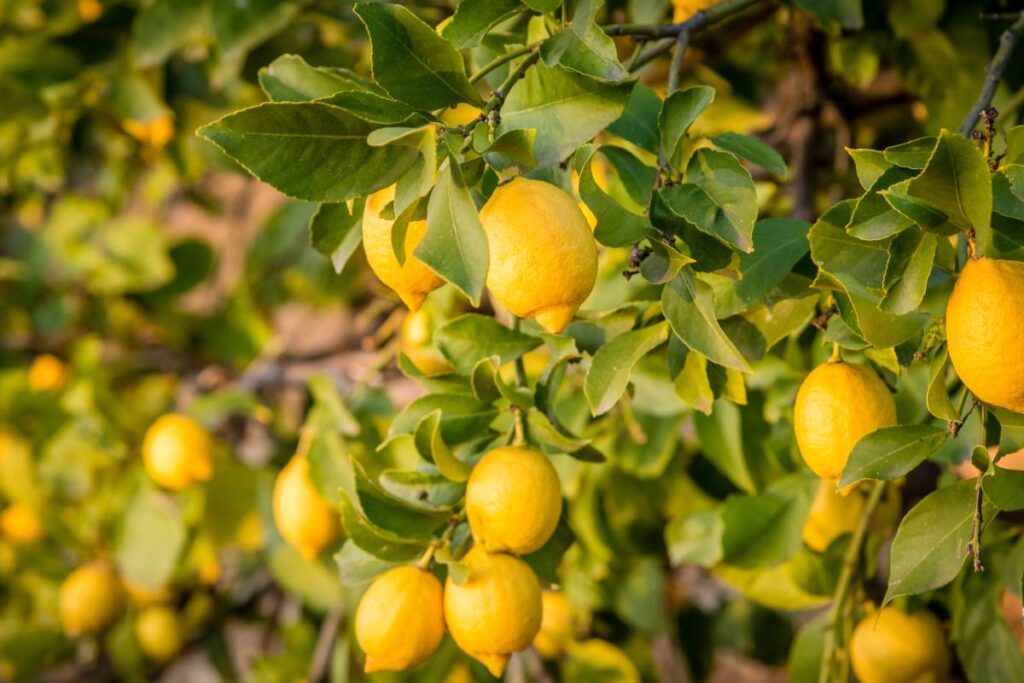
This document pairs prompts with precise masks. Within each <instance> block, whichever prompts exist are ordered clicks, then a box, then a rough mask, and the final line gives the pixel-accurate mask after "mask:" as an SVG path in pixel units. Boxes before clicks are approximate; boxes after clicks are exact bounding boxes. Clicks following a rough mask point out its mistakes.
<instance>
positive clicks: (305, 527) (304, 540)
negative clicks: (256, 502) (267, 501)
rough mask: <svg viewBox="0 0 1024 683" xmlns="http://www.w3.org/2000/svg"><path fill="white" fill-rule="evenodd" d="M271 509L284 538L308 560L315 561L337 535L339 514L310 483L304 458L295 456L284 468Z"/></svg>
mask: <svg viewBox="0 0 1024 683" xmlns="http://www.w3.org/2000/svg"><path fill="white" fill-rule="evenodd" d="M271 507H272V508H273V511H274V522H275V523H276V524H277V529H278V531H280V532H281V537H282V538H283V539H284V540H285V541H287V542H288V543H289V544H290V545H292V546H293V547H294V548H296V549H297V550H298V551H299V552H300V553H302V556H303V557H305V558H306V559H307V560H313V559H315V558H316V556H317V555H319V554H320V551H321V550H323V549H324V548H325V547H326V546H327V545H329V544H330V543H332V542H333V541H334V539H335V538H337V536H338V528H339V520H338V514H337V513H336V512H335V511H334V510H332V509H331V506H330V505H328V503H327V501H326V500H324V499H323V497H322V496H321V495H320V492H319V491H317V490H316V487H315V486H313V482H312V481H310V479H309V463H308V462H307V461H306V458H305V456H301V455H296V456H294V457H293V458H292V459H291V460H290V461H289V462H288V464H287V465H285V466H284V467H283V468H282V469H281V472H280V474H278V475H277V481H276V482H275V483H274V494H273V498H272V500H271Z"/></svg>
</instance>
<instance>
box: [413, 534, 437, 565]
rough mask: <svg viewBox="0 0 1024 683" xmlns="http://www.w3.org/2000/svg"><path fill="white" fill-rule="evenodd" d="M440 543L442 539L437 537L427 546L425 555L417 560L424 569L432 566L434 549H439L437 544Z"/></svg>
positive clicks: (417, 563)
mask: <svg viewBox="0 0 1024 683" xmlns="http://www.w3.org/2000/svg"><path fill="white" fill-rule="evenodd" d="M440 543H441V541H440V540H437V539H435V540H433V541H431V543H430V545H429V546H428V547H427V552H425V553H423V557H421V558H420V559H419V561H417V562H416V566H417V567H419V568H420V569H422V570H423V571H427V569H429V568H430V561H431V560H433V559H434V551H436V550H437V546H438V545H439V544H440Z"/></svg>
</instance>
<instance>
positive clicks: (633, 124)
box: [608, 83, 661, 153]
mask: <svg viewBox="0 0 1024 683" xmlns="http://www.w3.org/2000/svg"><path fill="white" fill-rule="evenodd" d="M660 113H661V98H660V97H658V93H656V92H654V91H653V90H651V89H650V88H649V87H647V86H646V85H644V84H643V83H637V84H636V85H634V86H633V92H631V93H630V94H629V99H628V100H627V101H626V110H625V111H623V112H622V116H620V117H619V118H618V119H617V120H616V121H615V122H614V123H612V124H611V125H610V126H608V132H609V133H611V134H612V135H618V136H619V137H620V138H623V139H624V140H629V141H630V142H632V143H633V144H635V145H638V146H640V147H642V148H644V149H646V150H647V151H648V152H652V153H657V151H658V142H659V141H660V136H659V133H658V115H659V114H660Z"/></svg>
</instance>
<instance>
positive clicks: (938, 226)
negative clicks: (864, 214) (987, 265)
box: [879, 180, 960, 235]
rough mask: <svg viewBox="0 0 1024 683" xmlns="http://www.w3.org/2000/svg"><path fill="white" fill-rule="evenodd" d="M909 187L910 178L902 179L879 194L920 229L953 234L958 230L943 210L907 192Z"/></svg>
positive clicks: (939, 233) (940, 233)
mask: <svg viewBox="0 0 1024 683" xmlns="http://www.w3.org/2000/svg"><path fill="white" fill-rule="evenodd" d="M909 188H910V180H904V181H902V182H899V183H896V184H895V185H892V186H890V187H888V188H886V189H884V190H882V191H880V192H879V194H880V195H882V197H884V198H885V201H886V202H888V204H889V206H891V207H892V208H893V209H895V210H896V211H897V212H899V213H900V214H902V215H903V216H905V217H906V218H907V219H908V220H911V221H913V222H914V223H917V225H918V226H919V227H920V228H921V229H922V230H927V231H928V232H933V233H935V234H937V235H955V234H956V233H958V232H959V231H960V229H959V228H958V227H957V226H955V225H954V224H953V223H952V222H951V221H950V220H949V216H947V215H946V213H945V212H944V211H942V210H941V209H939V208H938V207H936V206H934V205H933V204H930V203H928V202H926V201H924V200H923V199H918V198H917V197H912V196H910V195H909V194H907V191H908V189H909Z"/></svg>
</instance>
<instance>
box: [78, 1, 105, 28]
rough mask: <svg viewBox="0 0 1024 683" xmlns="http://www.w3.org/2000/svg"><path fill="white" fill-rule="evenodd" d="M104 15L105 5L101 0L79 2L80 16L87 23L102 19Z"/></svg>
mask: <svg viewBox="0 0 1024 683" xmlns="http://www.w3.org/2000/svg"><path fill="white" fill-rule="evenodd" d="M101 14H103V5H102V4H101V3H100V0H78V16H80V17H82V21H83V22H85V23H87V24H88V23H91V22H93V21H96V20H97V19H99V18H100V15H101Z"/></svg>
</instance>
